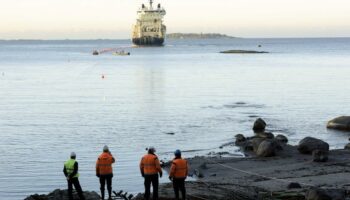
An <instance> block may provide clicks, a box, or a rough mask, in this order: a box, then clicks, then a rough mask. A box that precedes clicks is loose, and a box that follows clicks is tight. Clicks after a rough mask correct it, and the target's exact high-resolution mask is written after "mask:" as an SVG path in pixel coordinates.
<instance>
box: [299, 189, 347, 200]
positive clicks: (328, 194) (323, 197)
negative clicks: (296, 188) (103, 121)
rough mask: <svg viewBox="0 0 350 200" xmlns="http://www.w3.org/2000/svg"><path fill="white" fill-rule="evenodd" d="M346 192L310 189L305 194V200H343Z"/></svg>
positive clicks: (341, 190)
mask: <svg viewBox="0 0 350 200" xmlns="http://www.w3.org/2000/svg"><path fill="white" fill-rule="evenodd" d="M345 195H346V192H345V190H343V189H320V188H312V189H310V190H308V191H307V192H306V194H305V199H306V200H345Z"/></svg>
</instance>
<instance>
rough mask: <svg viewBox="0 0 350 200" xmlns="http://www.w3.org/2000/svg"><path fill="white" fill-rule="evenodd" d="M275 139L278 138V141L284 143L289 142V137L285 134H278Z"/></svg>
mask: <svg viewBox="0 0 350 200" xmlns="http://www.w3.org/2000/svg"><path fill="white" fill-rule="evenodd" d="M275 139H276V140H277V141H278V142H280V143H282V144H287V143H288V138H287V137H286V136H284V135H277V136H276V137H275Z"/></svg>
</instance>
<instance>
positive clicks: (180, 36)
mask: <svg viewBox="0 0 350 200" xmlns="http://www.w3.org/2000/svg"><path fill="white" fill-rule="evenodd" d="M166 38H167V39H234V38H237V37H233V36H229V35H225V34H220V33H169V34H167V35H166Z"/></svg>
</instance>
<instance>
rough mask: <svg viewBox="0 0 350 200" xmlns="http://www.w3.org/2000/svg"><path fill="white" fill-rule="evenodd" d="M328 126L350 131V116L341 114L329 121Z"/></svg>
mask: <svg viewBox="0 0 350 200" xmlns="http://www.w3.org/2000/svg"><path fill="white" fill-rule="evenodd" d="M327 128H330V129H336V130H343V131H350V116H341V117H337V118H334V119H332V120H330V121H329V122H328V123H327Z"/></svg>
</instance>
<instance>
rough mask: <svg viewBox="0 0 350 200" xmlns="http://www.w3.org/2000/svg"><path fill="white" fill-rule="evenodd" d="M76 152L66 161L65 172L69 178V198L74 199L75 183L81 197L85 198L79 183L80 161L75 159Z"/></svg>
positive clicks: (82, 199) (83, 199)
mask: <svg viewBox="0 0 350 200" xmlns="http://www.w3.org/2000/svg"><path fill="white" fill-rule="evenodd" d="M76 157H77V156H76V154H75V153H74V152H72V153H71V154H70V159H69V160H67V161H66V162H65V163H64V168H63V173H64V175H65V176H66V178H67V183H68V198H69V200H73V185H74V188H75V190H76V191H77V192H78V196H79V199H81V200H85V197H84V195H83V191H82V189H81V186H80V183H79V179H78V178H79V173H78V162H77V161H76V160H75V158H76Z"/></svg>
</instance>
